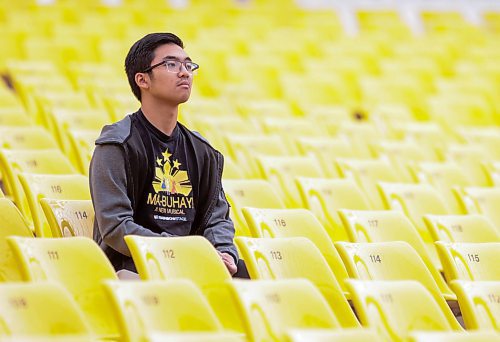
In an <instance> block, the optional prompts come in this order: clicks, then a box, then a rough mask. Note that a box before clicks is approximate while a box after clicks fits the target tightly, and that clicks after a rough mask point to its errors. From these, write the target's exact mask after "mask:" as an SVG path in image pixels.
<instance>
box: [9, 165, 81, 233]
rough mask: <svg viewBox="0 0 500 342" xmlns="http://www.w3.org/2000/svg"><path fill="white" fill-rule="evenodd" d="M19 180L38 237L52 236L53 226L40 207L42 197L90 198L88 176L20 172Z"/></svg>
mask: <svg viewBox="0 0 500 342" xmlns="http://www.w3.org/2000/svg"><path fill="white" fill-rule="evenodd" d="M19 180H20V182H21V185H22V187H23V191H24V193H25V194H26V199H27V201H28V207H29V217H31V218H32V219H33V224H34V227H35V235H36V236H37V237H50V236H52V232H51V228H50V226H49V224H48V222H47V220H46V219H45V216H44V215H43V211H42V208H41V207H40V199H42V198H51V199H81V200H90V188H89V180H88V178H87V177H86V176H82V175H78V174H75V175H46V174H30V173H20V174H19Z"/></svg>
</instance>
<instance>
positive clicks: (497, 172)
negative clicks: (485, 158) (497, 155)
mask: <svg viewBox="0 0 500 342" xmlns="http://www.w3.org/2000/svg"><path fill="white" fill-rule="evenodd" d="M483 169H484V171H485V172H486V176H487V177H488V183H489V184H491V185H493V186H495V187H500V161H492V162H485V163H483Z"/></svg>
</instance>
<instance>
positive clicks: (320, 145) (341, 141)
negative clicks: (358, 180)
mask: <svg viewBox="0 0 500 342" xmlns="http://www.w3.org/2000/svg"><path fill="white" fill-rule="evenodd" d="M295 142H296V144H297V147H298V150H299V152H300V154H301V155H304V156H306V155H313V156H314V157H316V159H317V160H318V161H319V163H320V164H321V167H322V168H323V171H324V173H325V175H326V176H328V177H331V178H340V173H339V170H338V169H337V166H336V164H335V160H336V159H337V158H350V157H351V158H352V157H361V156H359V155H358V156H357V155H356V151H355V150H354V148H353V147H352V144H351V143H350V141H349V139H347V138H345V137H340V138H330V137H314V136H313V137H297V138H296V139H295Z"/></svg>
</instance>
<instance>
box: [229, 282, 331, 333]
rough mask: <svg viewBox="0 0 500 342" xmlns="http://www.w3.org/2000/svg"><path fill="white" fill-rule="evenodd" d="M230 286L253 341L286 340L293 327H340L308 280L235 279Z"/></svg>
mask: <svg viewBox="0 0 500 342" xmlns="http://www.w3.org/2000/svg"><path fill="white" fill-rule="evenodd" d="M231 288H232V292H233V294H234V296H235V297H236V298H237V300H238V303H239V310H240V311H241V314H242V316H243V317H244V318H245V329H246V331H247V335H248V336H249V338H250V340H251V341H272V340H275V341H283V340H284V338H285V334H286V332H287V331H288V330H291V329H309V328H328V329H334V328H340V324H339V322H338V320H337V318H336V317H335V315H334V313H333V312H332V310H331V309H330V307H329V306H328V304H327V303H326V301H325V299H324V297H323V296H322V295H321V293H320V292H319V290H318V289H317V288H316V287H315V286H314V285H313V284H312V283H311V282H309V281H307V280H305V279H286V280H255V281H234V282H233V283H232V284H231Z"/></svg>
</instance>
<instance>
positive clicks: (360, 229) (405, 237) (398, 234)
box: [339, 210, 456, 300]
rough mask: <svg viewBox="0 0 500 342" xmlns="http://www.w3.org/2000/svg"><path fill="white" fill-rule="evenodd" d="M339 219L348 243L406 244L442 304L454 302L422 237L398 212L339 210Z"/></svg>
mask: <svg viewBox="0 0 500 342" xmlns="http://www.w3.org/2000/svg"><path fill="white" fill-rule="evenodd" d="M339 215H340V218H341V219H342V222H343V224H344V227H345V229H346V231H347V234H348V236H349V240H350V241H352V242H388V241H405V242H407V243H408V244H409V245H410V246H412V247H413V248H414V249H415V251H416V252H417V253H418V255H419V256H420V258H422V260H423V262H424V264H425V266H426V267H427V269H428V270H429V272H430V273H431V275H432V277H433V278H434V281H435V282H436V284H437V285H438V287H439V289H440V291H441V293H442V294H443V296H444V298H445V299H446V300H455V299H456V298H455V295H454V294H453V292H452V291H451V290H450V288H449V287H448V285H447V284H446V282H445V281H444V279H443V277H442V276H441V274H440V273H439V270H438V265H436V264H434V263H433V260H432V259H431V257H430V255H429V253H428V251H427V249H426V247H425V244H424V242H423V240H422V237H421V236H420V235H419V234H418V232H417V230H416V228H415V227H414V226H413V225H412V223H411V221H410V220H409V219H408V218H407V217H406V216H405V215H404V214H403V213H401V212H399V211H372V210H366V211H362V210H339ZM439 265H440V264H439Z"/></svg>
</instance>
